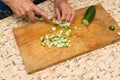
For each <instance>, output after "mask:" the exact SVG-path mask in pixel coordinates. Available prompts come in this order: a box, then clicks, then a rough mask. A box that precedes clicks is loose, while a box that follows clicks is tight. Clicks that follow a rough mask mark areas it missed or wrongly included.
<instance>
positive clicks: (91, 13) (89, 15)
mask: <svg viewBox="0 0 120 80" xmlns="http://www.w3.org/2000/svg"><path fill="white" fill-rule="evenodd" d="M95 14H96V8H95V6H94V5H92V6H90V7H89V8H88V9H87V10H86V13H85V15H84V17H83V19H82V23H83V24H84V25H87V26H88V25H89V24H90V23H91V21H92V20H93V19H94V17H95Z"/></svg>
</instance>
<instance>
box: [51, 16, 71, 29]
mask: <svg viewBox="0 0 120 80" xmlns="http://www.w3.org/2000/svg"><path fill="white" fill-rule="evenodd" d="M52 21H53V23H55V24H57V25H59V26H60V27H61V28H68V27H69V26H70V23H68V22H65V21H59V20H57V19H55V18H53V20H52Z"/></svg>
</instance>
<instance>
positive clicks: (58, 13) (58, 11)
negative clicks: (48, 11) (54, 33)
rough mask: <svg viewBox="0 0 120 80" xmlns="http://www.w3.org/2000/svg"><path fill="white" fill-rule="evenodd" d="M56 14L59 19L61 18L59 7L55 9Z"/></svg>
mask: <svg viewBox="0 0 120 80" xmlns="http://www.w3.org/2000/svg"><path fill="white" fill-rule="evenodd" d="M55 12H56V15H57V19H58V20H60V17H61V15H60V10H59V9H58V8H56V9H55Z"/></svg>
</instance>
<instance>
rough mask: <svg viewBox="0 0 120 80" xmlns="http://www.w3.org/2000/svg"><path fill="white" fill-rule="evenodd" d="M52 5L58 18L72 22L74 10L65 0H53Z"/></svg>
mask: <svg viewBox="0 0 120 80" xmlns="http://www.w3.org/2000/svg"><path fill="white" fill-rule="evenodd" d="M54 6H55V13H56V15H57V18H58V20H65V21H67V22H70V23H72V22H73V20H74V16H75V12H74V10H73V9H72V7H71V6H70V5H69V4H68V3H67V1H66V0H55V3H54Z"/></svg>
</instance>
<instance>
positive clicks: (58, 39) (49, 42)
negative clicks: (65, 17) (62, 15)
mask: <svg viewBox="0 0 120 80" xmlns="http://www.w3.org/2000/svg"><path fill="white" fill-rule="evenodd" d="M53 22H54V23H55V24H58V26H60V27H61V28H62V29H61V30H60V31H58V32H57V33H54V32H55V31H56V27H52V28H51V29H50V31H49V32H50V33H51V35H46V36H45V37H41V38H40V41H41V45H42V46H45V45H46V46H47V47H48V48H51V47H52V46H56V47H58V48H62V47H70V46H71V44H70V40H69V39H68V37H71V36H72V31H71V30H70V29H69V26H70V24H69V23H67V22H63V21H58V20H57V19H53Z"/></svg>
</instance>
